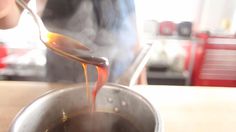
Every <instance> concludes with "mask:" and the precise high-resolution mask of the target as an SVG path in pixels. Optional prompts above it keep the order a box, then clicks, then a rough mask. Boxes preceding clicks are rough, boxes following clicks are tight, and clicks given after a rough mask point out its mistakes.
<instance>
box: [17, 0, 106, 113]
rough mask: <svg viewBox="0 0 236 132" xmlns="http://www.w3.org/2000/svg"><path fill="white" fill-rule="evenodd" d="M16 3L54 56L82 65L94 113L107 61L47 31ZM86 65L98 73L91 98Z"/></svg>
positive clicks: (78, 43)
mask: <svg viewBox="0 0 236 132" xmlns="http://www.w3.org/2000/svg"><path fill="white" fill-rule="evenodd" d="M17 3H18V4H19V5H20V6H22V7H23V8H24V9H26V10H27V11H29V13H30V14H31V16H32V17H33V19H34V20H35V22H36V24H37V26H38V29H39V38H40V40H41V41H42V42H43V43H44V44H45V46H46V47H47V48H49V49H51V50H52V51H54V52H55V53H56V54H59V55H61V56H64V57H66V58H69V59H72V60H75V61H79V62H81V63H82V66H83V69H84V75H85V81H86V83H85V85H86V96H87V99H88V102H89V106H90V110H91V111H95V101H96V95H97V92H98V91H99V90H100V88H101V87H102V86H103V85H104V84H105V83H106V81H107V78H108V66H109V63H108V60H107V59H106V58H104V57H95V56H92V55H91V53H90V52H89V51H90V49H89V48H88V47H86V46H85V45H83V44H82V43H80V42H79V41H77V40H74V39H72V38H69V37H67V36H64V35H61V34H58V33H53V32H50V31H48V30H47V29H46V27H45V26H44V24H43V22H42V21H41V19H40V18H39V17H38V16H37V14H35V13H34V12H33V11H32V10H31V9H30V8H29V7H28V6H27V4H26V3H25V2H24V1H23V0H17ZM61 63H63V62H61ZM87 64H91V65H94V66H95V67H96V69H97V73H98V78H97V82H96V84H95V86H94V88H93V91H92V97H91V96H90V94H91V93H90V88H89V80H88V74H87ZM91 103H92V105H91Z"/></svg>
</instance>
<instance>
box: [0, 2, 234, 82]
mask: <svg viewBox="0 0 236 132" xmlns="http://www.w3.org/2000/svg"><path fill="white" fill-rule="evenodd" d="M39 1H40V0H39ZM135 6H136V18H137V26H138V32H139V37H140V38H139V39H140V43H141V44H145V43H153V44H154V48H153V50H152V55H151V58H150V60H149V62H148V64H147V67H146V70H147V81H148V84H150V85H154V84H155V85H194V86H195V85H197V86H203V85H204V86H235V87H236V0H178V1H173V0H145V1H144V0H135ZM38 8H39V9H40V6H39V7H38ZM39 13H40V10H39ZM45 64H46V59H45V48H42V47H40V48H38V47H32V46H27V45H20V44H19V45H12V46H5V45H4V44H1V42H0V79H1V80H22V81H46V80H45Z"/></svg>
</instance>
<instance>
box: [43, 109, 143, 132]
mask: <svg viewBox="0 0 236 132" xmlns="http://www.w3.org/2000/svg"><path fill="white" fill-rule="evenodd" d="M46 131H47V132H141V130H139V129H137V128H136V127H135V126H134V125H133V124H132V123H131V122H130V121H129V120H127V119H125V118H124V117H122V116H120V115H118V114H114V113H104V112H92V113H81V114H79V115H76V116H75V117H71V118H68V119H67V120H66V121H65V122H62V123H60V124H56V125H55V126H54V127H52V128H50V129H47V130H46Z"/></svg>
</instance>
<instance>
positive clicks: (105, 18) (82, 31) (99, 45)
mask: <svg viewBox="0 0 236 132" xmlns="http://www.w3.org/2000/svg"><path fill="white" fill-rule="evenodd" d="M134 14H135V10H134V3H133V1H132V0H48V3H47V5H46V8H45V11H44V13H43V16H42V19H43V21H44V23H45V25H46V27H47V28H48V29H49V30H50V31H53V32H57V33H61V34H64V35H67V36H70V37H72V38H75V39H77V40H79V41H80V42H82V43H83V44H85V45H86V46H88V47H89V48H91V49H92V50H91V55H94V56H99V57H106V58H108V60H109V62H110V64H111V67H110V70H111V73H110V79H109V81H114V80H115V79H116V78H117V77H118V76H119V75H120V74H122V73H123V72H124V70H125V69H126V68H127V66H129V64H130V63H131V62H132V59H133V58H134V53H133V51H132V50H133V49H134V46H135V44H136V43H137V42H136V41H137V34H136V25H135V21H134V20H135V19H134ZM49 54H53V53H49ZM50 58H51V60H49V59H50ZM57 58H58V57H57V56H56V55H54V56H53V58H52V57H49V58H48V63H47V64H48V65H47V67H48V68H50V67H51V66H50V65H51V63H57V62H55V61H57V60H58V59H57ZM53 61H54V62H53ZM60 61H61V59H60ZM65 62H66V63H67V61H65ZM68 63H71V62H68ZM60 65H63V64H60ZM73 65H74V64H73ZM62 67H64V66H62ZM73 67H74V66H73ZM80 67H81V66H80ZM64 68H65V67H64ZM52 70H56V69H55V67H54V68H52V67H51V68H50V70H49V71H51V73H52ZM57 70H59V71H58V72H61V71H60V69H57ZM68 70H73V68H71V67H70V68H69V67H68ZM76 70H78V69H76ZM62 71H65V70H62ZM73 71H75V70H73ZM53 73H56V72H53ZM78 73H79V71H78ZM62 75H63V74H62ZM91 75H93V76H94V73H92V74H91ZM73 76H78V74H77V75H76V74H75V75H73ZM59 78H60V77H59ZM74 80H77V79H74Z"/></svg>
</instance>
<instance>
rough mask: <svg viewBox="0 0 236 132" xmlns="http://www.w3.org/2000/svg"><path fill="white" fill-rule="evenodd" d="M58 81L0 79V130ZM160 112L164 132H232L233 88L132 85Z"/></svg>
mask: <svg viewBox="0 0 236 132" xmlns="http://www.w3.org/2000/svg"><path fill="white" fill-rule="evenodd" d="M62 87H69V86H67V85H61V84H47V83H37V82H7V81H2V82H1V81H0V132H6V131H7V130H8V128H9V125H10V122H11V121H12V119H13V118H14V116H15V115H16V114H17V112H18V111H19V110H20V109H22V108H23V107H24V106H25V105H27V104H29V103H30V102H32V101H33V100H34V99H35V98H36V97H38V96H40V95H41V94H43V93H45V92H46V91H48V90H51V89H53V88H62ZM132 89H133V90H135V91H137V92H138V93H140V94H142V95H143V96H145V97H146V98H147V99H148V100H149V101H150V102H151V103H152V104H153V106H154V107H155V108H156V110H157V111H158V113H159V114H160V115H161V122H162V124H163V128H164V131H165V132H235V131H236V89H235V88H216V87H190V86H154V85H153V86H149V85H146V86H145V85H144V86H134V87H132Z"/></svg>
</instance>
